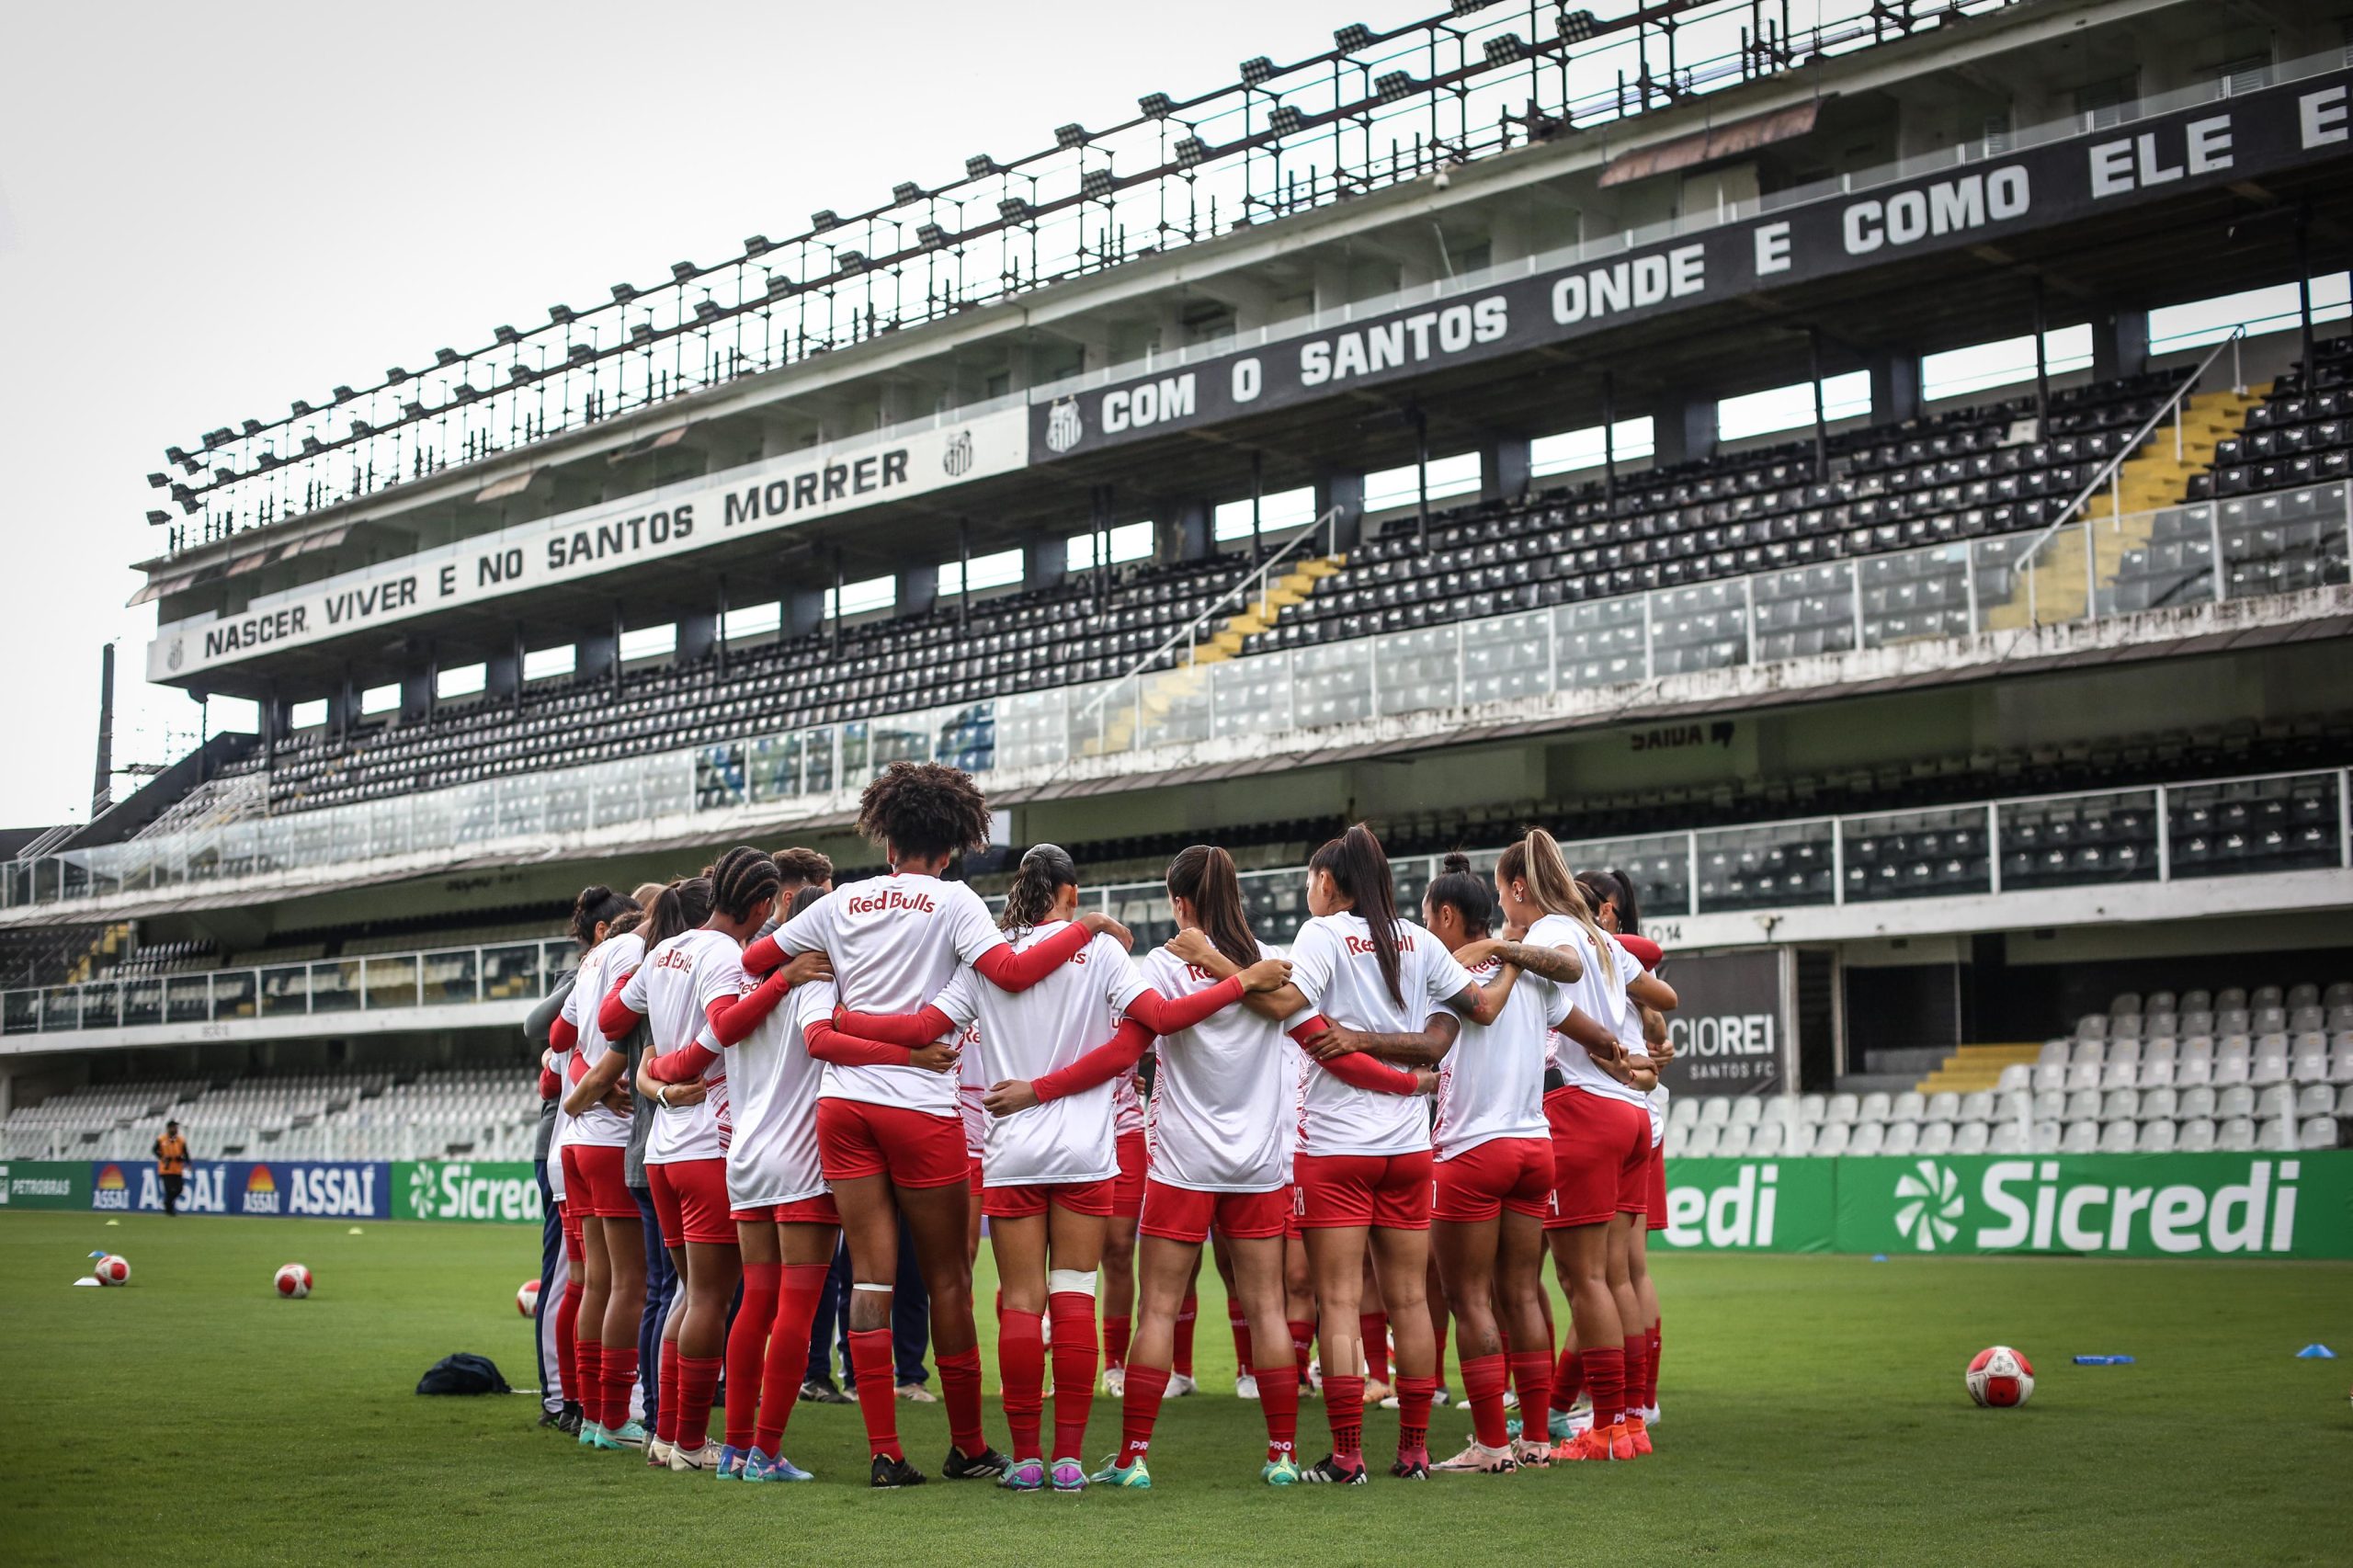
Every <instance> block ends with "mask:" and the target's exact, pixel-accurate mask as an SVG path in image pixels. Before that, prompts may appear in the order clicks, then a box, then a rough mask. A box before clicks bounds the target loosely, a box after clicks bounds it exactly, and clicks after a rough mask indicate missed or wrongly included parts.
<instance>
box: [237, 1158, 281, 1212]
mask: <svg viewBox="0 0 2353 1568" xmlns="http://www.w3.org/2000/svg"><path fill="white" fill-rule="evenodd" d="M237 1212H238V1213H240V1214H275V1213H277V1212H278V1178H277V1176H273V1175H272V1174H271V1173H270V1169H269V1167H268V1166H267V1165H256V1166H255V1167H254V1168H253V1169H252V1170H251V1171H248V1172H247V1173H246V1174H245V1190H244V1193H243V1195H242V1196H240V1197H239V1199H238V1200H237Z"/></svg>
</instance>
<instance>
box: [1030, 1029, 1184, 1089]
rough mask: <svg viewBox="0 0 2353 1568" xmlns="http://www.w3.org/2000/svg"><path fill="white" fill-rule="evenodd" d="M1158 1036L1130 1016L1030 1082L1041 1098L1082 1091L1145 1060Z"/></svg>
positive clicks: (1106, 1081) (1102, 1082)
mask: <svg viewBox="0 0 2353 1568" xmlns="http://www.w3.org/2000/svg"><path fill="white" fill-rule="evenodd" d="M1186 1027H1187V1028H1190V1027H1191V1026H1190V1025H1188V1026H1186ZM1156 1038H1157V1036H1156V1035H1155V1034H1154V1031H1153V1030H1151V1029H1149V1028H1145V1027H1144V1026H1143V1025H1142V1024H1141V1023H1139V1022H1137V1021H1136V1020H1135V1019H1134V1018H1130V1019H1128V1020H1127V1021H1126V1022H1125V1023H1123V1024H1121V1025H1120V1028H1119V1032H1118V1033H1117V1034H1114V1035H1113V1036H1112V1037H1111V1038H1110V1039H1109V1040H1105V1041H1104V1042H1103V1043H1102V1044H1101V1045H1098V1046H1097V1047H1096V1048H1095V1049H1094V1050H1092V1051H1088V1052H1087V1053H1086V1055H1084V1056H1082V1057H1080V1058H1079V1059H1078V1060H1077V1061H1075V1062H1072V1063H1071V1064H1070V1065H1069V1066H1067V1067H1057V1068H1055V1069H1054V1070H1053V1071H1052V1072H1051V1073H1049V1074H1046V1075H1045V1076H1044V1077H1042V1078H1032V1079H1031V1080H1030V1081H1029V1086H1030V1087H1031V1088H1032V1089H1035V1090H1036V1091H1037V1092H1038V1097H1039V1099H1040V1100H1058V1099H1061V1098H1062V1097H1063V1096H1065V1095H1076V1094H1083V1093H1085V1092H1086V1090H1088V1089H1091V1088H1094V1087H1096V1086H1097V1085H1101V1084H1108V1083H1109V1082H1110V1081H1111V1080H1112V1079H1114V1078H1116V1077H1118V1076H1119V1075H1120V1074H1122V1073H1125V1072H1128V1071H1130V1070H1131V1069H1132V1068H1133V1067H1134V1066H1135V1064H1136V1063H1137V1062H1141V1061H1142V1060H1143V1053H1144V1052H1145V1051H1150V1050H1151V1049H1152V1042H1153V1040H1154V1039H1156Z"/></svg>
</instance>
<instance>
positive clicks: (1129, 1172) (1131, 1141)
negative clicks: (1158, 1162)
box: [1111, 1132, 1149, 1220]
mask: <svg viewBox="0 0 2353 1568" xmlns="http://www.w3.org/2000/svg"><path fill="white" fill-rule="evenodd" d="M1119 1149H1120V1174H1119V1175H1118V1176H1115V1177H1113V1178H1112V1187H1111V1212H1112V1213H1113V1214H1114V1215H1116V1216H1118V1217H1119V1218H1120V1219H1122V1220H1132V1219H1134V1218H1135V1217H1136V1216H1137V1215H1139V1214H1141V1213H1142V1212H1143V1184H1144V1171H1145V1167H1146V1165H1148V1164H1149V1161H1147V1160H1146V1158H1145V1156H1144V1152H1143V1134H1142V1133H1141V1132H1122V1133H1120V1137H1119Z"/></svg>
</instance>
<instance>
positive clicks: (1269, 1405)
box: [1251, 1366, 1299, 1462]
mask: <svg viewBox="0 0 2353 1568" xmlns="http://www.w3.org/2000/svg"><path fill="white" fill-rule="evenodd" d="M1297 1370H1298V1369H1297V1368H1296V1367H1289V1366H1284V1367H1254V1368H1252V1369H1251V1375H1252V1376H1253V1377H1255V1378H1256V1379H1257V1380H1258V1403H1259V1405H1260V1406H1261V1407H1262V1408H1263V1409H1264V1410H1265V1411H1266V1415H1267V1460H1269V1461H1270V1462H1271V1461H1272V1460H1283V1459H1290V1458H1292V1457H1294V1455H1295V1454H1296V1452H1297V1450H1298V1449H1299V1379H1298V1378H1297V1377H1296V1376H1287V1375H1286V1374H1290V1373H1295V1372H1296V1371H1297Z"/></svg>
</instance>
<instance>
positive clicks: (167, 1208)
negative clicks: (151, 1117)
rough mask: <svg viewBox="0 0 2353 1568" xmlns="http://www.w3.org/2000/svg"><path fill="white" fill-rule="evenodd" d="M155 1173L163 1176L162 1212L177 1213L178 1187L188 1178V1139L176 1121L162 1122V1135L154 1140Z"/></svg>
mask: <svg viewBox="0 0 2353 1568" xmlns="http://www.w3.org/2000/svg"><path fill="white" fill-rule="evenodd" d="M155 1174H156V1175H157V1176H162V1177H163V1178H164V1212H165V1213H166V1214H177V1213H178V1212H179V1211H180V1187H181V1184H182V1183H183V1182H185V1181H186V1180H187V1178H188V1140H187V1139H185V1138H183V1137H181V1136H180V1124H179V1123H178V1122H176V1121H167V1122H165V1123H164V1135H163V1136H162V1137H161V1138H158V1139H156V1140H155Z"/></svg>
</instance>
